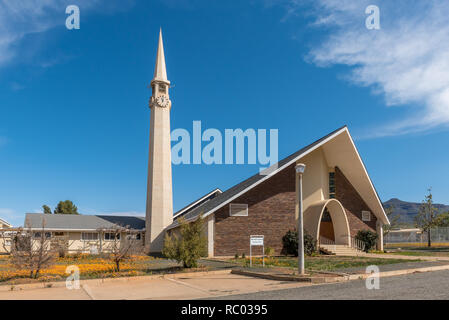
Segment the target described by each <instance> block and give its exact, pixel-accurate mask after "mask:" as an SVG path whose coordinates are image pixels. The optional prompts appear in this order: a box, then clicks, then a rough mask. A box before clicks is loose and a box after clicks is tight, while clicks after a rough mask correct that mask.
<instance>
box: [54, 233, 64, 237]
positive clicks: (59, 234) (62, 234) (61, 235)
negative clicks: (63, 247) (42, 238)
mask: <svg viewBox="0 0 449 320" xmlns="http://www.w3.org/2000/svg"><path fill="white" fill-rule="evenodd" d="M63 236H64V232H55V237H63Z"/></svg>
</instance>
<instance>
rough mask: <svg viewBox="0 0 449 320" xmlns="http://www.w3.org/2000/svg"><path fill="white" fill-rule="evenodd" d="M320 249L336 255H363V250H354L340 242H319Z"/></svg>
mask: <svg viewBox="0 0 449 320" xmlns="http://www.w3.org/2000/svg"><path fill="white" fill-rule="evenodd" d="M320 249H322V250H323V251H325V252H330V253H332V254H335V255H336V256H363V255H366V253H365V252H363V251H359V250H356V249H354V248H351V247H349V246H346V245H342V244H321V245H320Z"/></svg>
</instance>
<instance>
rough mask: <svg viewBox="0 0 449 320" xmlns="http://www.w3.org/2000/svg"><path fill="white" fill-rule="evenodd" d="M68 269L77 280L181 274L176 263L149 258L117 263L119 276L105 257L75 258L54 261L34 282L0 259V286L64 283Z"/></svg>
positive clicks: (21, 271)
mask: <svg viewBox="0 0 449 320" xmlns="http://www.w3.org/2000/svg"><path fill="white" fill-rule="evenodd" d="M70 265H75V266H77V267H78V268H79V270H80V277H81V279H93V278H106V277H124V276H140V275H149V274H154V273H161V272H165V273H170V272H175V271H182V267H181V266H180V265H179V264H178V263H177V262H176V261H171V260H167V259H162V258H154V257H149V256H133V257H131V258H129V259H127V260H124V261H123V262H122V263H121V266H120V272H116V271H115V265H114V263H113V261H112V260H110V259H108V258H107V257H99V256H92V255H78V256H72V257H65V258H57V259H56V261H55V264H54V265H52V266H51V267H49V268H46V269H44V270H42V271H41V273H40V276H39V278H38V279H30V278H29V271H28V270H25V269H16V268H14V266H13V265H12V264H11V260H10V257H9V256H0V285H2V284H14V283H15V284H18V283H29V282H36V281H59V280H65V279H66V277H67V276H68V274H66V273H65V271H66V268H67V267H68V266H70Z"/></svg>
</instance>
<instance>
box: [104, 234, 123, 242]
mask: <svg viewBox="0 0 449 320" xmlns="http://www.w3.org/2000/svg"><path fill="white" fill-rule="evenodd" d="M116 237H117V240H120V233H117V234H116V233H114V232H106V233H105V234H104V240H106V241H108V240H115V239H116Z"/></svg>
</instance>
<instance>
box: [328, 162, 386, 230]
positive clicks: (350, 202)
mask: <svg viewBox="0 0 449 320" xmlns="http://www.w3.org/2000/svg"><path fill="white" fill-rule="evenodd" d="M335 189H336V190H335V197H336V199H337V200H338V201H340V202H341V204H342V205H343V207H344V208H345V210H346V215H347V216H348V222H349V228H350V230H351V236H355V235H356V234H357V232H358V231H359V230H363V229H369V230H371V231H374V232H376V221H377V218H376V216H375V215H374V214H373V212H372V210H371V209H370V208H369V207H368V206H367V204H366V203H365V201H363V199H362V197H360V195H359V193H358V192H357V191H356V190H355V188H354V187H353V186H352V184H351V183H350V182H349V181H348V179H346V177H345V175H344V174H343V172H342V171H341V170H340V169H339V168H338V167H336V168H335ZM362 210H366V211H370V212H371V221H369V222H366V221H362Z"/></svg>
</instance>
